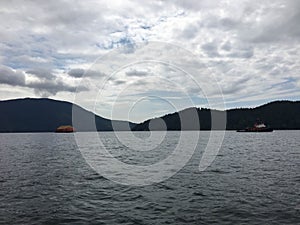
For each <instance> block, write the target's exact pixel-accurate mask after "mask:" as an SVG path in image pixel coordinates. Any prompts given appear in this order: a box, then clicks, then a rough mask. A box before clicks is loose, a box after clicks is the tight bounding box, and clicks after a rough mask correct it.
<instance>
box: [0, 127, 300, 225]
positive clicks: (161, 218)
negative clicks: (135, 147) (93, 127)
mask: <svg viewBox="0 0 300 225" xmlns="http://www.w3.org/2000/svg"><path fill="white" fill-rule="evenodd" d="M84 135H86V140H89V141H87V142H86V143H85V147H90V148H91V149H92V148H94V147H95V143H94V142H93V140H90V139H89V135H91V134H89V133H85V134H84ZM99 135H101V137H102V140H104V145H105V146H106V147H107V148H108V150H109V151H110V152H111V154H113V155H114V156H115V157H116V158H118V159H119V160H121V161H123V162H126V163H130V164H132V165H150V164H152V163H154V161H155V160H157V159H163V158H166V157H167V156H168V154H170V152H171V151H172V149H174V145H175V144H176V140H177V138H178V137H179V135H180V133H179V132H168V133H167V136H166V139H165V140H164V141H163V142H162V143H161V145H160V147H159V148H157V149H156V150H154V151H148V152H133V151H131V150H130V149H128V148H126V147H124V146H122V144H121V143H119V142H118V141H117V140H116V138H115V136H114V134H113V133H101V134H99ZM147 135H148V134H147V133H136V136H140V137H143V136H147ZM200 136H201V138H200V141H199V145H198V146H197V149H196V151H195V153H194V155H193V157H192V159H191V160H190V161H189V162H188V163H187V165H186V166H185V167H184V168H183V169H182V170H180V171H179V172H178V173H177V174H176V175H174V176H173V177H171V178H169V179H168V180H166V181H163V182H161V183H158V184H153V185H150V186H144V187H133V186H124V185H121V184H117V183H115V182H112V181H110V180H108V179H106V178H105V177H103V176H101V175H99V174H97V173H96V172H95V171H93V170H92V169H91V167H90V166H89V165H88V164H87V163H86V161H85V160H84V158H83V157H82V155H81V152H80V151H79V150H78V147H77V145H76V142H75V139H74V135H73V134H55V133H41V134H0V171H1V174H0V223H1V224H208V223H214V224H243V223H244V224H300V172H299V171H300V148H299V147H300V139H299V137H300V131H275V132H273V133H259V134H255V133H236V132H227V133H226V137H225V139H224V143H223V146H222V148H221V149H220V151H219V153H218V155H217V157H216V159H215V161H214V162H213V164H212V165H211V166H210V167H209V168H208V169H207V170H205V171H204V172H199V170H198V169H199V161H200V158H201V156H202V152H203V149H204V147H205V141H206V139H207V137H208V132H200ZM129 141H130V140H129ZM89 145H90V146H89Z"/></svg>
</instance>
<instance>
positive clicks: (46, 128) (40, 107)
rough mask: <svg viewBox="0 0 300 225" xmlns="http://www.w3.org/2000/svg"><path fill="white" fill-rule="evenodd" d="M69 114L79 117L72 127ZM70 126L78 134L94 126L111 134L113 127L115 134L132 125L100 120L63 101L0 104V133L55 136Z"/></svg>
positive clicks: (20, 100)
mask: <svg viewBox="0 0 300 225" xmlns="http://www.w3.org/2000/svg"><path fill="white" fill-rule="evenodd" d="M73 107H74V108H73ZM72 110H73V111H72ZM72 112H73V113H74V112H76V114H77V115H79V118H80V121H79V122H76V124H73V123H72ZM72 124H73V126H74V127H75V129H76V130H77V131H92V130H94V129H95V124H96V128H97V130H98V131H112V130H113V127H112V124H113V126H114V129H115V130H129V129H128V126H130V127H133V126H134V125H135V124H133V123H129V122H126V121H116V120H114V121H111V120H109V119H105V118H102V117H100V116H97V115H95V114H93V113H92V112H89V111H87V110H85V109H83V108H81V107H80V106H78V105H75V104H74V105H73V104H72V103H70V102H65V101H57V100H52V99H47V98H42V99H31V98H25V99H15V100H7V101H0V132H54V131H55V130H56V128H57V127H59V126H61V125H72ZM93 127H94V128H93Z"/></svg>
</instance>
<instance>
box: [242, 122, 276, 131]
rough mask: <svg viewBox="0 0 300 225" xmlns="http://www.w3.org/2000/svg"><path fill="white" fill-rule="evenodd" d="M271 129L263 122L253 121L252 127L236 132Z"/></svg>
mask: <svg viewBox="0 0 300 225" xmlns="http://www.w3.org/2000/svg"><path fill="white" fill-rule="evenodd" d="M272 131H273V129H272V128H270V127H267V126H266V125H265V124H264V123H262V122H258V123H255V124H254V126H253V127H247V128H246V129H244V130H237V132H272Z"/></svg>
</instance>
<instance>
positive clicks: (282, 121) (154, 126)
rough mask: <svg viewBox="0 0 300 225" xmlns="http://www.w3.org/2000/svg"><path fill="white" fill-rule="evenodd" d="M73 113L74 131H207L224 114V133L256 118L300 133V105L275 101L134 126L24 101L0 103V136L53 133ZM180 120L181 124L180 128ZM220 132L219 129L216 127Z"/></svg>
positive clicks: (195, 111)
mask: <svg viewBox="0 0 300 225" xmlns="http://www.w3.org/2000/svg"><path fill="white" fill-rule="evenodd" d="M73 107H74V108H73ZM74 111H75V112H76V113H78V115H80V123H77V124H74V126H75V129H76V130H77V131H94V128H96V129H97V131H113V130H117V131H124V130H129V129H128V127H130V128H131V129H132V130H133V131H148V130H149V126H150V128H151V130H165V129H166V128H167V129H168V130H199V129H200V130H210V129H211V112H212V113H214V114H215V115H221V116H223V115H224V113H225V112H226V117H225V118H226V121H227V124H226V129H227V130H237V129H243V128H245V127H248V126H252V125H253V123H254V122H255V121H256V120H257V119H258V118H259V119H261V120H262V121H264V122H265V123H266V124H267V125H269V126H270V127H272V128H274V129H300V117H299V112H300V101H275V102H270V103H267V104H265V105H262V106H258V107H255V108H238V109H229V110H226V111H218V110H211V109H206V108H188V109H185V110H182V111H180V112H176V113H171V114H168V115H165V116H162V117H160V118H154V119H150V120H146V121H144V122H143V123H140V124H134V123H131V122H127V121H116V120H113V121H112V120H109V119H106V118H103V117H101V116H98V115H95V114H93V113H92V112H89V111H87V110H85V109H83V108H81V107H80V106H78V105H74V104H72V103H70V102H65V101H57V100H52V99H47V98H42V99H32V98H25V99H15V100H6V101H0V132H54V131H55V130H56V128H57V127H59V126H61V125H72V122H73V121H72V112H74ZM180 118H181V119H183V120H184V123H183V125H182V124H181V121H180ZM196 120H199V124H200V126H198V125H197V124H198V123H195V122H197V121H196ZM91 121H92V122H93V124H91V123H90V122H91ZM94 121H95V123H94ZM162 122H163V123H162ZM95 124H96V126H95ZM93 126H95V127H93ZM223 128H224V127H223V126H221V125H220V126H219V127H218V126H217V127H215V129H223Z"/></svg>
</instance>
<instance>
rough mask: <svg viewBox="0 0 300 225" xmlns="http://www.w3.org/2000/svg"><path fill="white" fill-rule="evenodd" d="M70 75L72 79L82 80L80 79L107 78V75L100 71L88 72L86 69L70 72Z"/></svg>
mask: <svg viewBox="0 0 300 225" xmlns="http://www.w3.org/2000/svg"><path fill="white" fill-rule="evenodd" d="M68 75H69V76H71V77H75V78H80V77H83V76H85V77H93V78H100V77H105V76H106V74H105V73H102V72H100V71H96V70H87V71H85V70H84V69H80V68H77V69H71V70H70V71H69V72H68Z"/></svg>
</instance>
